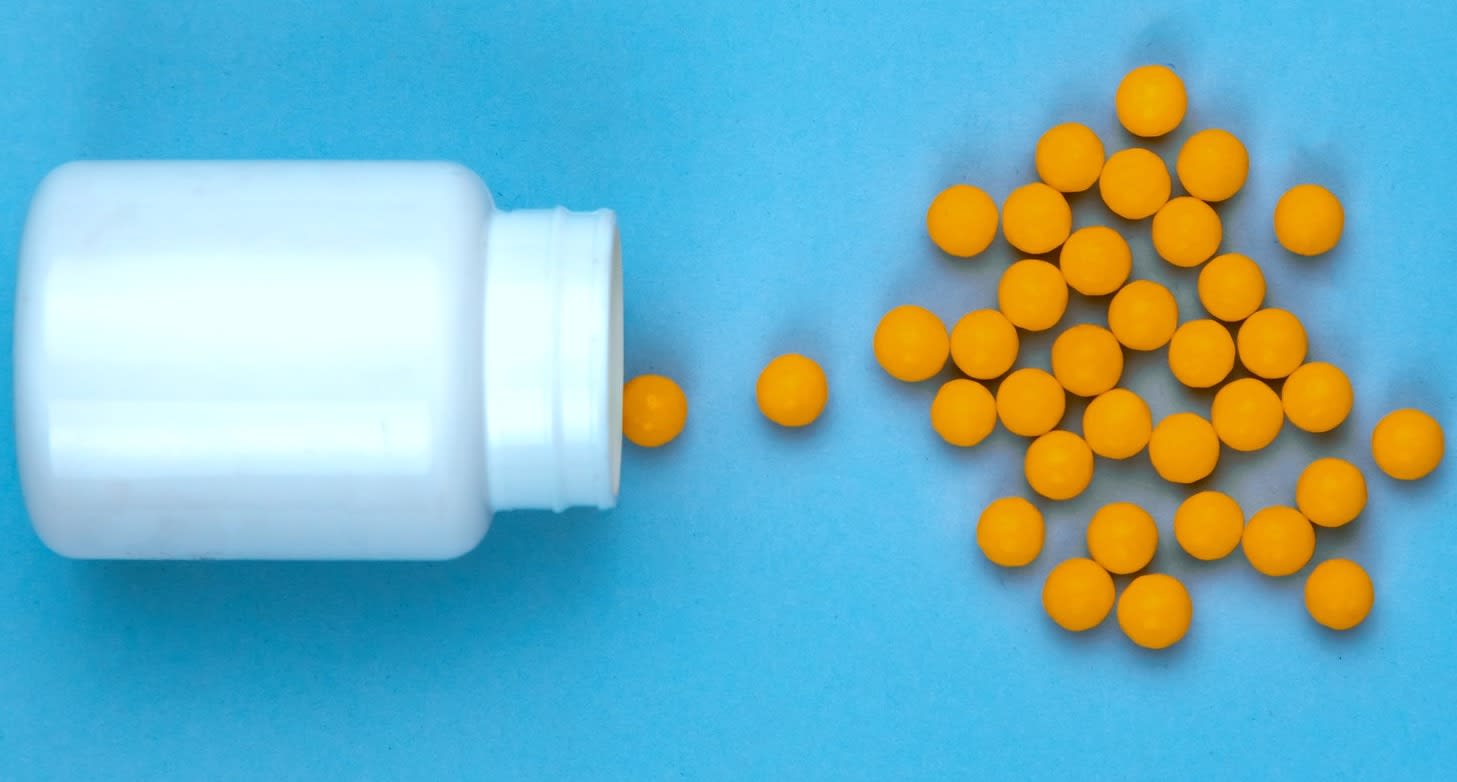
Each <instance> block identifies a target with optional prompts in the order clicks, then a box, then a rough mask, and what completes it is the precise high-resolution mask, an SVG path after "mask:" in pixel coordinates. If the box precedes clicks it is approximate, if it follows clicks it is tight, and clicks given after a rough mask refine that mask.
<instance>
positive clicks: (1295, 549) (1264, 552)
mask: <svg viewBox="0 0 1457 782" xmlns="http://www.w3.org/2000/svg"><path fill="white" fill-rule="evenodd" d="M1240 547H1241V548H1243V549H1244V552H1245V559H1248V560H1249V561H1250V565H1251V566H1252V567H1254V569H1255V570H1257V571H1259V572H1260V573H1263V574H1265V575H1267V576H1274V577H1279V576H1288V575H1290V574H1291V573H1294V572H1296V571H1298V570H1300V569H1301V568H1303V567H1305V564H1306V563H1307V562H1309V561H1310V558H1311V557H1312V556H1314V555H1315V527H1313V526H1311V524H1310V521H1309V520H1308V519H1306V518H1305V516H1303V515H1301V513H1300V511H1298V510H1296V509H1294V508H1287V507H1285V506H1284V505H1272V506H1270V507H1268V508H1263V509H1261V510H1259V511H1256V512H1255V515H1253V516H1251V517H1250V521H1249V523H1248V524H1246V525H1245V532H1244V536H1243V538H1242V539H1241V540H1240Z"/></svg>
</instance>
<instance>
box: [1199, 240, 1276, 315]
mask: <svg viewBox="0 0 1457 782" xmlns="http://www.w3.org/2000/svg"><path fill="white" fill-rule="evenodd" d="M1264 300H1265V275H1264V273H1263V272H1261V271H1260V267H1259V266H1258V265H1257V264H1256V263H1255V262H1254V261H1252V260H1250V259H1249V258H1248V257H1246V256H1243V255H1240V254H1239V253H1225V254H1224V255H1218V256H1215V258H1214V260H1212V261H1210V262H1209V263H1208V264H1206V265H1205V266H1204V268H1203V269H1201V270H1200V271H1199V302H1200V303H1201V304H1203V305H1204V309H1205V310H1207V311H1208V312H1209V314H1210V315H1213V316H1214V317H1216V318H1219V319H1220V320H1223V321H1230V322H1234V321H1240V320H1244V319H1245V318H1248V317H1249V316H1250V315H1253V314H1254V312H1255V310H1257V309H1259V308H1260V304H1261V303H1262V302H1263V301H1264Z"/></svg>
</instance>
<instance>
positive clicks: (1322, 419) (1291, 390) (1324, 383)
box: [1280, 361, 1355, 432]
mask: <svg viewBox="0 0 1457 782" xmlns="http://www.w3.org/2000/svg"><path fill="white" fill-rule="evenodd" d="M1354 396H1355V395H1354V392H1352V390H1351V381H1350V380H1348V379H1347V378H1346V373H1345V372H1342V371H1341V370H1340V369H1338V368H1336V367H1335V366H1334V365H1332V364H1327V363H1326V362H1324V361H1312V362H1310V363H1309V364H1303V365H1301V367H1300V368H1299V369H1297V370H1295V371H1294V372H1291V373H1290V377H1287V378H1285V385H1284V387H1282V388H1281V389H1280V401H1281V402H1282V403H1283V404H1284V405H1285V415H1286V416H1288V417H1289V418H1290V423H1292V424H1295V426H1297V427H1298V428H1300V429H1304V430H1305V431H1307V432H1329V431H1330V430H1332V429H1334V428H1336V427H1337V426H1340V425H1341V422H1342V421H1345V420H1346V416H1348V415H1350V414H1351V403H1352V401H1353V399H1354Z"/></svg>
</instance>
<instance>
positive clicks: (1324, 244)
mask: <svg viewBox="0 0 1457 782" xmlns="http://www.w3.org/2000/svg"><path fill="white" fill-rule="evenodd" d="M1345 224H1346V212H1345V210H1344V209H1342V208H1341V202H1340V201H1339V200H1338V199H1337V198H1336V197H1335V196H1334V195H1332V194H1331V191H1329V190H1326V189H1325V188H1323V187H1321V186H1320V185H1310V184H1306V185H1296V186H1295V187H1292V188H1290V189H1289V190H1286V191H1285V195H1282V196H1280V201H1279V202H1278V203H1276V204H1275V238H1276V239H1278V240H1280V244H1281V245H1283V246H1284V247H1285V249H1287V250H1289V251H1290V252H1293V253H1295V254H1296V255H1320V254H1321V253H1324V252H1329V251H1330V250H1331V248H1333V247H1335V246H1336V243H1337V242H1339V241H1340V240H1341V231H1342V230H1343V229H1344V228H1345Z"/></svg>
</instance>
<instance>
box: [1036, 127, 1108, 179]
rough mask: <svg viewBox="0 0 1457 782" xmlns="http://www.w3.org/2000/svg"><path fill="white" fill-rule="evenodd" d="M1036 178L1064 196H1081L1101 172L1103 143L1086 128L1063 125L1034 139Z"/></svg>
mask: <svg viewBox="0 0 1457 782" xmlns="http://www.w3.org/2000/svg"><path fill="white" fill-rule="evenodd" d="M1036 161H1037V176H1038V177H1040V178H1041V179H1042V181H1043V182H1046V183H1047V184H1048V186H1050V187H1052V188H1053V189H1055V190H1061V191H1062V192H1064V193H1081V192H1083V191H1084V190H1087V189H1088V188H1090V187H1092V186H1093V183H1094V182H1096V181H1098V174H1099V173H1101V172H1102V170H1103V142H1102V141H1100V140H1099V139H1098V134H1096V133H1094V132H1093V131H1092V129H1091V128H1089V127H1088V126H1087V125H1083V124H1081V123H1077V122H1064V123H1063V124H1061V125H1057V126H1055V127H1053V128H1051V129H1050V130H1048V131H1047V132H1046V133H1043V134H1042V138H1040V139H1038V140H1037V155H1036Z"/></svg>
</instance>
